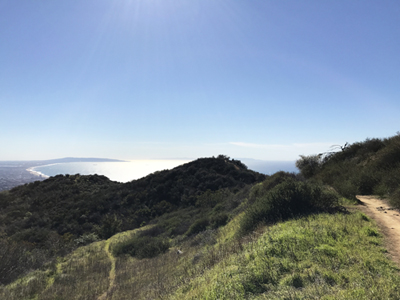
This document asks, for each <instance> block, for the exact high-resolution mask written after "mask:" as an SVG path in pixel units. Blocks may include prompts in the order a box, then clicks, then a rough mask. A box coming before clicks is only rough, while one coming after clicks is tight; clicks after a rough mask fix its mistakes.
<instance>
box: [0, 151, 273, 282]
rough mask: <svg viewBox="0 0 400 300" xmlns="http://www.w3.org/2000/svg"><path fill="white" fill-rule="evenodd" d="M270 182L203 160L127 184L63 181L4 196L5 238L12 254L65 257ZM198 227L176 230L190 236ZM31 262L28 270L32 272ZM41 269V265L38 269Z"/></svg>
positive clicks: (1, 227) (237, 166)
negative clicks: (220, 193)
mask: <svg viewBox="0 0 400 300" xmlns="http://www.w3.org/2000/svg"><path fill="white" fill-rule="evenodd" d="M265 177H266V176H265V175H262V174H260V173H257V172H253V171H251V170H248V169H247V167H246V166H245V165H243V164H242V163H241V162H240V161H236V160H231V159H229V158H228V157H226V156H219V157H217V158H202V159H198V160H196V161H193V162H190V163H188V164H185V165H182V166H179V167H177V168H174V169H172V170H165V171H160V172H156V173H153V174H150V175H148V176H147V177H144V178H142V179H139V180H134V181H131V182H128V183H125V184H122V183H118V182H113V181H110V180H109V179H108V178H106V177H104V176H98V175H90V176H81V175H79V174H77V175H65V176H64V175H58V176H55V177H51V178H49V179H47V180H44V181H37V182H34V183H30V184H25V185H23V186H19V187H16V188H13V189H11V190H10V191H5V192H2V193H0V236H2V237H4V239H3V243H5V244H7V247H8V248H9V249H14V248H16V247H20V249H22V250H21V251H22V252H24V251H31V250H32V249H36V251H39V252H40V251H41V252H43V255H42V256H50V257H52V256H55V255H62V254H63V253H66V252H68V251H70V250H69V249H73V248H74V247H76V246H78V245H79V244H82V243H87V242H91V241H94V240H96V239H98V238H109V237H110V236H112V235H113V234H115V233H117V232H120V231H124V230H129V229H134V228H137V227H139V226H140V225H143V224H145V223H148V222H149V221H151V220H152V219H154V218H155V217H157V216H160V215H162V214H165V213H172V212H174V211H177V210H179V209H184V208H192V209H193V208H194V207H195V204H196V201H197V200H198V197H199V196H200V195H202V194H204V193H205V192H207V191H208V192H209V193H210V192H212V191H217V190H222V189H228V190H231V191H232V192H237V191H238V190H240V189H242V188H243V187H245V186H246V185H249V184H253V183H256V182H260V181H262V180H263V179H265ZM193 221H194V220H187V221H186V223H185V224H184V225H179V224H176V225H175V227H178V226H180V227H181V229H180V231H185V230H187V229H188V227H189V226H190V225H191V222H193ZM176 230H177V229H176ZM178 231H179V230H178ZM5 244H4V245H3V247H6V246H5ZM43 259H44V258H43ZM28 261H29V259H28V258H27V263H26V267H28V266H30V267H32V266H33V265H30V263H29V262H28ZM40 264H41V262H40V259H36V262H35V264H34V265H35V266H36V265H40ZM21 267H22V264H21ZM22 269H24V268H22ZM22 269H21V272H22ZM0 271H1V270H0ZM13 272H14V273H15V276H17V275H18V274H19V271H16V270H14V271H13ZM8 277H9V278H14V277H13V276H8ZM0 281H1V279H0Z"/></svg>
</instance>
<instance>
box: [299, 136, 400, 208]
mask: <svg viewBox="0 0 400 300" xmlns="http://www.w3.org/2000/svg"><path fill="white" fill-rule="evenodd" d="M297 167H298V168H299V169H300V171H301V174H302V175H303V176H304V177H305V178H307V179H312V180H317V181H321V182H323V183H324V184H327V185H330V186H332V187H334V188H335V189H336V190H337V191H338V192H339V193H340V194H341V195H343V196H345V197H348V198H353V199H354V198H355V195H370V194H374V195H379V196H381V197H386V198H388V199H389V200H390V202H391V204H392V205H394V206H395V207H397V208H400V133H399V134H397V135H395V136H393V137H389V138H383V139H378V138H373V139H366V140H365V141H363V142H357V143H353V144H351V145H350V144H346V145H344V146H342V147H341V149H340V151H338V152H335V153H326V154H320V155H313V156H302V157H301V159H299V160H298V161H297Z"/></svg>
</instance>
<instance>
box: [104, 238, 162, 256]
mask: <svg viewBox="0 0 400 300" xmlns="http://www.w3.org/2000/svg"><path fill="white" fill-rule="evenodd" d="M169 246H170V245H169V242H168V241H167V240H166V239H162V238H157V237H150V236H139V235H135V236H134V237H133V238H132V239H130V240H128V241H125V242H123V243H120V244H117V245H116V246H114V247H113V250H112V252H113V254H114V255H115V256H119V255H122V254H129V255H131V256H134V257H137V258H140V259H142V258H152V257H155V256H157V255H159V254H162V253H165V252H166V251H167V250H168V249H169Z"/></svg>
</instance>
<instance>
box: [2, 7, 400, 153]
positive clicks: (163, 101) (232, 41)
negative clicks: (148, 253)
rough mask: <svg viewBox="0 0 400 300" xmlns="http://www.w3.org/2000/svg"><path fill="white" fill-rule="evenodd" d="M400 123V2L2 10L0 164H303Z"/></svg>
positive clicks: (385, 133) (386, 132)
mask: <svg viewBox="0 0 400 300" xmlns="http://www.w3.org/2000/svg"><path fill="white" fill-rule="evenodd" d="M399 123H400V1H398V0H393V1H390V0H382V1H375V0H374V1H370V0H354V1H351V0H332V1H319V0H315V1H307V0H302V1H298V0H275V1H269V0H252V1H242V0H218V1H216V0H107V1H106V0H68V1H53V0H43V1H32V0H18V1H15V0H0V140H1V148H0V160H14V159H16V160H20V159H22V160H31V159H50V158H59V157H65V156H76V157H108V158H121V159H148V158H197V157H206V156H213V155H215V156H216V155H218V154H225V155H228V156H231V157H234V158H244V157H246V158H254V159H263V160H295V159H297V158H298V156H299V155H300V154H305V155H308V154H313V153H318V152H321V151H326V150H328V149H329V147H330V146H331V145H333V144H344V143H345V142H350V143H353V142H356V141H362V140H365V139H366V138H367V137H370V138H373V137H379V138H381V137H388V136H392V135H394V134H396V132H397V131H399V130H400V126H399V125H400V124H399Z"/></svg>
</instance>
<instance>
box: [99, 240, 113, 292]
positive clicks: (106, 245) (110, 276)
mask: <svg viewBox="0 0 400 300" xmlns="http://www.w3.org/2000/svg"><path fill="white" fill-rule="evenodd" d="M104 251H105V252H106V253H107V256H108V258H109V259H110V261H111V270H110V274H109V276H108V278H109V280H110V285H109V287H108V289H107V291H105V292H104V294H102V295H101V296H100V297H99V298H97V300H105V299H107V296H108V295H109V293H111V291H112V289H113V288H114V281H115V257H114V256H113V255H112V253H111V251H110V240H107V241H106V244H105V246H104Z"/></svg>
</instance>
